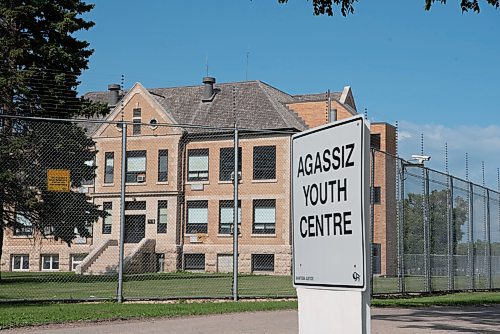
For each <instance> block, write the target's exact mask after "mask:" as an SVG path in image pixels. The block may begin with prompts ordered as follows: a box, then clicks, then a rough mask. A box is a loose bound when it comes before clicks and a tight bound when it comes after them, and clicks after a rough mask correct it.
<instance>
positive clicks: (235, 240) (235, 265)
mask: <svg viewBox="0 0 500 334" xmlns="http://www.w3.org/2000/svg"><path fill="white" fill-rule="evenodd" d="M238 172H239V171H238V128H236V123H235V125H234V177H233V185H234V187H233V188H234V191H233V192H234V203H233V300H234V301H237V300H238V183H239V176H238Z"/></svg>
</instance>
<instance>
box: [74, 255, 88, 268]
mask: <svg viewBox="0 0 500 334" xmlns="http://www.w3.org/2000/svg"><path fill="white" fill-rule="evenodd" d="M86 256H87V254H71V271H76V267H77V266H78V265H79V264H81V263H82V262H83V260H84V259H85V257H86Z"/></svg>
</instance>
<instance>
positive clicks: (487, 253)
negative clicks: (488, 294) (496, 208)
mask: <svg viewBox="0 0 500 334" xmlns="http://www.w3.org/2000/svg"><path fill="white" fill-rule="evenodd" d="M485 229H486V249H485V256H486V265H487V266H488V290H491V287H492V283H491V278H492V277H491V235H490V232H491V221H490V190H489V189H486V226H485Z"/></svg>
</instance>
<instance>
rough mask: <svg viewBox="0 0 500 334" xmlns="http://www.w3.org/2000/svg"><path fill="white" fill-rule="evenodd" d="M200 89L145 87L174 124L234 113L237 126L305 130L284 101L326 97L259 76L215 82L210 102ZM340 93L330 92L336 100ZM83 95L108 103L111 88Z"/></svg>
mask: <svg viewBox="0 0 500 334" xmlns="http://www.w3.org/2000/svg"><path fill="white" fill-rule="evenodd" d="M203 90H204V87H203V85H199V86H184V87H171V88H150V89H149V88H148V89H147V91H148V92H149V93H150V94H151V95H152V97H153V98H155V99H156V101H157V102H158V103H159V104H160V105H161V106H162V107H163V108H164V109H165V111H166V112H167V113H168V114H169V116H171V117H172V118H173V120H174V121H175V123H177V124H189V125H203V126H212V127H233V126H234V120H235V117H236V119H237V125H238V127H240V128H248V129H294V130H298V131H302V130H306V129H307V125H306V124H305V122H304V121H303V120H302V119H301V118H300V117H299V116H298V115H297V114H296V113H295V112H293V111H292V110H290V109H289V108H287V107H286V104H290V103H296V102H305V101H321V100H325V99H326V98H327V95H326V93H321V94H306V95H290V94H287V93H285V92H283V91H281V90H279V89H276V88H275V87H272V86H271V85H268V84H266V83H264V82H262V81H258V80H257V81H244V82H232V83H221V84H214V91H215V92H216V94H215V97H214V98H213V100H212V101H210V102H203V101H202V96H203ZM125 93H126V92H125ZM340 95H341V93H338V92H334V93H331V96H332V98H333V99H336V100H338V99H339V97H340ZM84 97H85V98H88V99H90V100H93V101H99V102H104V103H108V104H110V101H111V92H109V91H102V92H89V93H87V94H85V95H84ZM89 130H90V129H89ZM187 131H188V132H199V131H200V130H198V129H187Z"/></svg>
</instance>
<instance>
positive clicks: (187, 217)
mask: <svg viewBox="0 0 500 334" xmlns="http://www.w3.org/2000/svg"><path fill="white" fill-rule="evenodd" d="M143 112H146V111H143ZM133 116H134V118H133V120H132V122H108V121H103V120H95V119H93V120H77V119H74V120H53V119H35V118H16V117H7V116H0V178H1V180H2V182H1V185H0V187H1V189H0V196H1V197H0V202H1V205H0V207H1V208H2V211H1V216H2V221H3V222H4V229H3V230H2V233H3V235H2V237H3V244H2V251H1V262H0V265H1V280H0V301H3V302H6V301H13V300H29V301H35V300H98V299H109V300H122V299H128V300H132V299H178V298H228V299H229V298H232V299H236V298H246V297H252V298H256V297H266V298H274V297H276V298H277V297H294V296H295V289H294V288H293V286H292V277H291V270H292V269H291V263H292V261H291V260H292V258H291V256H292V255H291V254H292V233H291V232H292V231H291V220H290V215H291V200H290V197H291V188H290V187H291V185H290V184H291V182H290V181H291V180H290V177H291V171H290V166H291V161H290V159H291V157H290V153H291V136H292V134H293V132H291V131H267V130H251V129H250V130H249V129H235V128H231V127H228V128H223V127H221V128H208V127H205V126H202V125H192V124H191V125H179V126H174V125H171V124H166V123H165V122H160V121H157V120H155V119H154V118H152V116H151V117H150V116H147V119H150V118H151V119H152V121H151V122H150V123H148V124H144V123H142V122H141V120H142V119H145V118H146V117H145V116H144V115H141V110H140V109H137V110H135V109H134V114H133ZM235 148H236V149H235ZM371 158H372V164H371V171H370V173H371V180H372V181H371V184H372V187H371V189H372V194H371V198H372V205H371V210H372V222H371V223H372V231H373V233H372V275H373V280H372V283H373V290H372V291H373V293H374V294H390V293H399V294H401V293H410V292H432V291H456V290H483V289H495V288H498V287H499V285H500V224H499V220H500V214H499V212H500V205H499V203H500V194H499V193H498V192H495V191H492V190H490V189H487V188H484V187H481V186H478V185H475V184H472V183H470V182H467V181H464V180H461V179H458V178H455V177H452V176H450V175H447V174H443V173H439V172H437V171H433V170H430V169H428V168H424V167H423V166H422V165H418V164H412V163H409V162H407V161H404V160H402V159H400V158H397V157H394V156H392V155H390V154H387V153H384V152H382V151H379V150H377V149H372V154H371ZM235 204H236V205H235ZM235 207H237V210H235ZM235 220H237V221H238V224H234V221H235ZM235 235H237V237H235ZM235 254H238V256H235ZM234 268H237V269H238V270H237V271H235V270H234Z"/></svg>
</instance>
